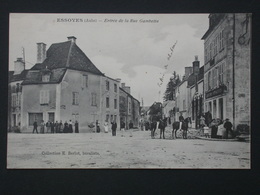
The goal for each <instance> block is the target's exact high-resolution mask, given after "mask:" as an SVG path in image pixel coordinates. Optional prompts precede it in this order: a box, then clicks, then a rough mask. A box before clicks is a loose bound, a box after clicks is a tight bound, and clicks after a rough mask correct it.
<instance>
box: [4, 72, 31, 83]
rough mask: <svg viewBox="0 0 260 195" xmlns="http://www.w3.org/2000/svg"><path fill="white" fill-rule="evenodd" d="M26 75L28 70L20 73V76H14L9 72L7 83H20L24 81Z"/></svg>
mask: <svg viewBox="0 0 260 195" xmlns="http://www.w3.org/2000/svg"><path fill="white" fill-rule="evenodd" d="M27 73H28V70H23V71H22V72H21V74H16V75H14V71H9V77H8V81H9V83H10V82H15V81H22V80H24V79H25V77H26V75H27Z"/></svg>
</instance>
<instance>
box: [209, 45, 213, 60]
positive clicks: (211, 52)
mask: <svg viewBox="0 0 260 195" xmlns="http://www.w3.org/2000/svg"><path fill="white" fill-rule="evenodd" d="M212 57H213V43H210V48H209V58H210V59H212Z"/></svg>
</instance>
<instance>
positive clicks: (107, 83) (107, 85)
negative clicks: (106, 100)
mask: <svg viewBox="0 0 260 195" xmlns="http://www.w3.org/2000/svg"><path fill="white" fill-rule="evenodd" d="M106 90H107V91H109V81H106Z"/></svg>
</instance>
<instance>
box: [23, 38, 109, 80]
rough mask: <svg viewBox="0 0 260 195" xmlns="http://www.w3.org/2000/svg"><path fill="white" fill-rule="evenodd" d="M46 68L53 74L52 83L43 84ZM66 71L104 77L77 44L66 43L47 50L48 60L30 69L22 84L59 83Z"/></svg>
mask: <svg viewBox="0 0 260 195" xmlns="http://www.w3.org/2000/svg"><path fill="white" fill-rule="evenodd" d="M46 68H48V69H49V70H50V72H51V77H50V81H49V82H42V78H41V74H42V71H43V70H44V69H46ZM66 69H72V70H79V71H86V72H90V73H93V74H96V75H102V76H104V74H103V73H102V72H101V71H100V70H99V69H98V68H97V67H96V66H95V65H94V64H93V63H92V62H91V61H90V59H89V58H88V57H87V56H86V55H85V53H84V52H83V51H82V50H81V49H80V48H79V47H78V46H77V45H76V43H75V42H72V41H66V42H62V43H54V44H52V45H51V46H50V47H49V49H48V50H47V55H46V59H45V60H44V61H43V63H37V64H35V65H34V66H33V67H32V68H31V69H30V71H29V74H28V75H27V77H26V79H25V81H24V82H23V83H22V84H24V85H29V84H43V83H50V84H51V83H59V82H61V80H62V78H63V76H64V74H65V72H66Z"/></svg>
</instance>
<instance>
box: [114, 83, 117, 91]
mask: <svg viewBox="0 0 260 195" xmlns="http://www.w3.org/2000/svg"><path fill="white" fill-rule="evenodd" d="M114 92H115V93H117V84H114Z"/></svg>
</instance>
